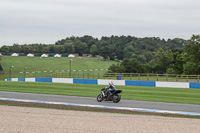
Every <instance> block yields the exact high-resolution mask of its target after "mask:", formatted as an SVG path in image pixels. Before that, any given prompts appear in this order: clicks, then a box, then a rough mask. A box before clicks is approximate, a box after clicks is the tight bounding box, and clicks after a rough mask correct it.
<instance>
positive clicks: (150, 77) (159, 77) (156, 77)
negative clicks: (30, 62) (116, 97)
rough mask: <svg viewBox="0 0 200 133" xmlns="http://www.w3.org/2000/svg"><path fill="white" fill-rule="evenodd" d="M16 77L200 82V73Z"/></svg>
mask: <svg viewBox="0 0 200 133" xmlns="http://www.w3.org/2000/svg"><path fill="white" fill-rule="evenodd" d="M18 77H49V78H82V79H117V80H141V81H172V82H200V75H179V74H152V73H94V72H62V71H61V72H46V71H44V72H31V73H27V72H26V73H21V74H20V76H19V75H18Z"/></svg>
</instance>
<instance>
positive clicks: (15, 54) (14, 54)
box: [11, 53, 19, 57]
mask: <svg viewBox="0 0 200 133" xmlns="http://www.w3.org/2000/svg"><path fill="white" fill-rule="evenodd" d="M11 56H15V57H16V56H19V54H17V53H13V54H12V55H11Z"/></svg>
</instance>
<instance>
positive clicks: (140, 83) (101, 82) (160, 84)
mask: <svg viewBox="0 0 200 133" xmlns="http://www.w3.org/2000/svg"><path fill="white" fill-rule="evenodd" d="M5 81H21V82H52V83H70V84H93V85H108V83H109V82H110V81H113V83H114V85H123V86H148V87H171V88H200V83H189V82H162V81H134V80H111V79H110V80H108V79H76V78H11V79H5Z"/></svg>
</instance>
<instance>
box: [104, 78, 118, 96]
mask: <svg viewBox="0 0 200 133" xmlns="http://www.w3.org/2000/svg"><path fill="white" fill-rule="evenodd" d="M109 88H110V89H111V90H109ZM105 89H106V90H107V95H108V96H107V99H109V98H110V97H111V96H112V95H113V93H114V92H115V91H116V88H115V86H114V84H113V82H112V81H111V82H109V86H108V87H107V88H105Z"/></svg>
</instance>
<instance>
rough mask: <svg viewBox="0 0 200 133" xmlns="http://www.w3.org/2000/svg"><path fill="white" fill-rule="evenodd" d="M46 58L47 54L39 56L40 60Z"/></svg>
mask: <svg viewBox="0 0 200 133" xmlns="http://www.w3.org/2000/svg"><path fill="white" fill-rule="evenodd" d="M47 57H48V55H47V54H42V55H41V56H40V58H47Z"/></svg>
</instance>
